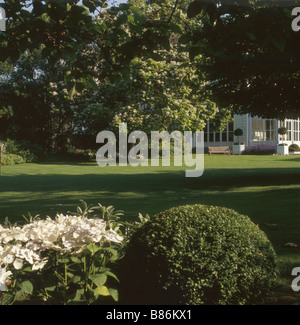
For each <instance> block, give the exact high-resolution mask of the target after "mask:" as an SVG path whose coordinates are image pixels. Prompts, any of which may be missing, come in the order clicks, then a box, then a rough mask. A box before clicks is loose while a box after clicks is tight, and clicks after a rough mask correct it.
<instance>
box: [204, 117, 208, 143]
mask: <svg viewBox="0 0 300 325" xmlns="http://www.w3.org/2000/svg"><path fill="white" fill-rule="evenodd" d="M207 124H208V122H207V123H206V126H205V128H204V130H203V131H204V142H207Z"/></svg>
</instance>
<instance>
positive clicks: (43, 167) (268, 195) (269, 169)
mask: <svg viewBox="0 0 300 325" xmlns="http://www.w3.org/2000/svg"><path fill="white" fill-rule="evenodd" d="M184 171H185V167H131V166H127V167H105V168H102V167H99V166H98V165H97V164H96V163H95V162H91V163H54V162H53V163H39V164H25V165H16V166H4V167H2V168H1V176H0V190H1V194H0V196H1V202H0V222H1V221H3V220H4V219H5V217H6V216H8V217H9V219H10V220H11V221H14V220H20V219H21V216H22V214H27V212H30V213H32V214H40V215H41V216H46V215H50V216H53V215H55V213H56V212H67V211H68V210H69V211H70V210H71V211H74V210H75V208H76V206H77V205H78V203H79V200H80V199H84V200H85V201H86V202H88V203H89V204H92V203H98V202H99V203H101V204H103V205H113V206H114V207H115V208H117V209H121V210H124V212H125V216H126V218H127V219H131V220H132V219H136V217H137V215H138V213H139V212H140V213H142V214H146V213H148V214H150V215H153V214H155V213H157V212H159V211H161V210H164V209H167V208H170V207H172V206H178V205H184V204H193V203H201V204H211V205H218V206H225V207H229V208H232V209H235V210H236V211H238V212H240V213H242V214H246V215H248V216H249V217H250V218H251V219H252V220H253V221H254V222H255V223H257V224H259V226H260V227H261V229H263V230H264V231H265V232H266V233H267V235H268V237H269V238H270V240H271V241H272V243H273V245H274V248H275V250H276V252H277V254H278V256H279V262H280V267H281V279H280V282H281V283H285V284H290V282H291V279H292V277H291V270H292V268H293V267H295V266H300V254H299V253H300V249H299V247H300V208H299V207H300V157H297V156H224V155H214V156H205V171H204V174H203V176H201V177H199V178H186V177H185V173H184ZM270 224H271V225H270ZM288 242H292V243H296V244H298V245H299V247H298V248H289V247H285V246H284V245H285V244H286V243H288Z"/></svg>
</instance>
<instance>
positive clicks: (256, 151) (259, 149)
mask: <svg viewBox="0 0 300 325" xmlns="http://www.w3.org/2000/svg"><path fill="white" fill-rule="evenodd" d="M276 152H277V148H276V147H274V146H268V145H265V144H260V145H256V146H248V147H247V148H246V149H245V150H244V151H243V154H244V155H270V154H276Z"/></svg>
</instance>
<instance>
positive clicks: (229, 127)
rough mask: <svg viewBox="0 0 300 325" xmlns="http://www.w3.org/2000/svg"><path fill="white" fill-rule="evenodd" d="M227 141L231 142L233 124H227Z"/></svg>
mask: <svg viewBox="0 0 300 325" xmlns="http://www.w3.org/2000/svg"><path fill="white" fill-rule="evenodd" d="M228 141H233V122H229V123H228Z"/></svg>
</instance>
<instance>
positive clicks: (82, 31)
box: [0, 0, 228, 134]
mask: <svg viewBox="0 0 300 325" xmlns="http://www.w3.org/2000/svg"><path fill="white" fill-rule="evenodd" d="M188 3H189V1H177V0H168V1H159V0H156V1H146V0H131V1H129V3H128V4H121V5H119V6H115V7H114V6H113V7H111V8H106V9H105V8H104V7H106V4H105V2H104V1H83V2H82V5H81V4H80V3H79V1H76V0H72V1H71V0H68V1H56V2H54V3H53V2H45V1H33V2H32V3H31V7H28V6H29V5H30V2H29V1H19V2H16V1H14V0H8V1H6V7H5V8H6V11H7V16H8V17H9V20H8V30H7V32H6V33H2V34H1V35H0V36H1V37H0V46H2V49H1V51H0V58H2V60H5V59H10V60H15V59H17V58H18V57H19V56H20V55H21V53H24V51H25V52H26V51H29V52H30V51H32V50H33V48H35V47H36V46H39V47H40V48H41V50H42V52H41V54H42V59H43V60H45V61H44V62H47V64H49V65H50V66H52V67H55V65H56V64H57V63H63V65H62V66H63V69H62V73H61V74H60V76H61V75H63V74H64V76H63V77H64V83H63V89H65V88H66V89H67V90H68V92H69V95H70V96H71V97H72V98H73V100H74V98H78V100H81V105H80V106H78V108H79V109H78V110H77V111H76V114H73V115H72V114H71V115H70V116H72V117H73V118H74V119H73V121H74V123H75V124H76V126H77V131H78V130H80V131H81V132H82V133H85V134H91V132H93V133H94V134H96V133H97V132H99V131H100V127H113V125H116V123H118V122H121V121H124V122H127V123H128V124H129V127H130V128H131V129H133V128H139V129H144V130H149V129H174V128H178V129H180V130H186V129H189V130H199V129H202V128H203V127H204V124H205V121H206V120H207V119H208V118H213V117H216V118H217V117H218V116H221V117H222V120H224V117H225V118H228V114H227V111H226V110H219V111H218V110H217V109H216V107H215V105H214V103H213V102H211V101H209V100H207V99H206V97H207V94H206V93H204V92H203V91H202V87H203V82H202V79H201V78H200V75H199V74H197V75H196V74H195V66H194V63H193V64H191V63H190V61H189V58H188V56H187V55H186V48H185V45H183V46H182V44H181V43H180V42H179V38H180V36H181V34H182V33H184V32H186V31H187V30H190V29H191V28H192V26H193V25H194V24H195V23H197V22H196V21H193V20H187V19H186V13H185V11H186V7H187V5H188ZM27 7H28V8H27ZM26 9H27V10H26ZM30 9H32V10H30ZM92 13H93V15H92ZM63 96H64V95H63ZM57 98H61V97H60V96H57ZM62 98H64V97H62ZM72 107H74V105H72ZM141 108H142V109H141ZM114 116H115V118H114ZM109 122H114V123H113V124H112V123H110V125H109ZM97 128H98V129H97Z"/></svg>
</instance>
